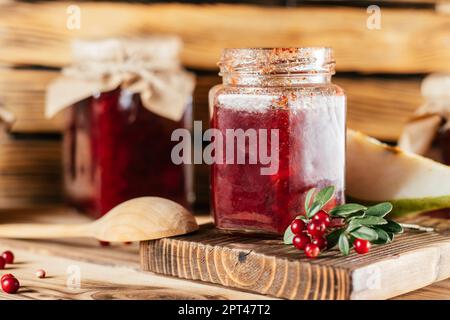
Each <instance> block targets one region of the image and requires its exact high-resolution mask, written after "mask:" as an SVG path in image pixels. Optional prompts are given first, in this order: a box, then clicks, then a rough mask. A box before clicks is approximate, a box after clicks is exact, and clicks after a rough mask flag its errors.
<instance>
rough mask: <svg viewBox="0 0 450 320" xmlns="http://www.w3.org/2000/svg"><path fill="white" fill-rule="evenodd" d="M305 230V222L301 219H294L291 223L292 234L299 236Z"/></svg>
mask: <svg viewBox="0 0 450 320" xmlns="http://www.w3.org/2000/svg"><path fill="white" fill-rule="evenodd" d="M304 229H305V222H303V220H302V219H295V220H294V221H292V223H291V231H292V233H293V234H301V233H302V232H303V230H304Z"/></svg>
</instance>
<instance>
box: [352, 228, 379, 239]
mask: <svg viewBox="0 0 450 320" xmlns="http://www.w3.org/2000/svg"><path fill="white" fill-rule="evenodd" d="M350 234H351V235H352V236H354V237H355V238H360V239H365V240H369V241H375V240H377V239H378V233H377V232H376V231H375V230H373V229H371V228H368V227H364V226H362V227H359V228H358V229H356V230H353V231H352V232H351V233H350Z"/></svg>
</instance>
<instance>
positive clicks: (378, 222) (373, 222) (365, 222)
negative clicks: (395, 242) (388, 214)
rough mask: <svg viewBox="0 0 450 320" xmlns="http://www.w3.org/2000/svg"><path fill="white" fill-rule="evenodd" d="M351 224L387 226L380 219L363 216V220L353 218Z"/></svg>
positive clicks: (385, 221)
mask: <svg viewBox="0 0 450 320" xmlns="http://www.w3.org/2000/svg"><path fill="white" fill-rule="evenodd" d="M351 223H354V224H355V225H356V224H359V225H361V226H377V225H382V224H387V220H386V219H383V218H381V217H375V216H367V215H366V216H365V217H363V218H354V219H353V220H351Z"/></svg>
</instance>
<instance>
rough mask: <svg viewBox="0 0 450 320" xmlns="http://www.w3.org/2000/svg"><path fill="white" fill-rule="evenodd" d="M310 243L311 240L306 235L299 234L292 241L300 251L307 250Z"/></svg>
mask: <svg viewBox="0 0 450 320" xmlns="http://www.w3.org/2000/svg"><path fill="white" fill-rule="evenodd" d="M310 242H311V240H310V239H309V237H308V236H307V235H306V234H297V235H295V236H294V238H293V239H292V244H293V245H294V247H296V248H297V249H300V250H303V249H305V247H306V245H307V244H308V243H310Z"/></svg>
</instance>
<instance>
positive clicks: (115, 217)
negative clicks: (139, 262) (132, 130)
mask: <svg viewBox="0 0 450 320" xmlns="http://www.w3.org/2000/svg"><path fill="white" fill-rule="evenodd" d="M197 229H198V225H197V222H196V221H195V217H194V216H193V215H192V214H191V213H190V212H189V211H187V210H186V209H185V208H184V207H182V206H181V205H179V204H178V203H176V202H173V201H170V200H167V199H163V198H158V197H142V198H135V199H132V200H129V201H126V202H123V203H121V204H119V205H118V206H116V207H114V208H113V209H111V210H110V211H109V212H108V213H107V214H105V215H104V216H103V217H101V218H100V219H98V220H96V221H93V222H91V223H86V224H3V225H2V224H0V238H15V239H49V238H69V237H93V238H96V239H98V240H102V241H111V242H114V241H121V242H126V241H141V240H152V239H160V238H165V237H171V236H176V235H181V234H186V233H189V232H193V231H195V230H197Z"/></svg>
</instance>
